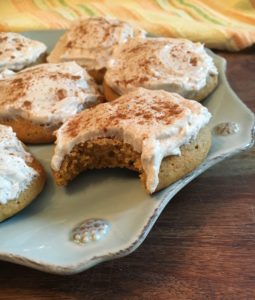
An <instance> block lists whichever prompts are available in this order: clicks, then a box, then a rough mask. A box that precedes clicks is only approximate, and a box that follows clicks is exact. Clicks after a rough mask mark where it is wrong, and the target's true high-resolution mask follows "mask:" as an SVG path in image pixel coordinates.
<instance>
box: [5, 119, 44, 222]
mask: <svg viewBox="0 0 255 300" xmlns="http://www.w3.org/2000/svg"><path fill="white" fill-rule="evenodd" d="M44 184H45V173H44V170H43V168H42V166H41V164H40V163H39V162H38V161H37V160H36V159H35V158H34V157H33V156H32V155H31V154H30V153H29V152H28V151H27V150H26V149H24V147H23V145H22V143H21V142H20V141H19V140H18V139H17V137H16V135H15V133H14V132H13V131H12V129H11V127H8V126H4V125H0V222H1V221H3V220H5V219H6V218H9V217H11V216H13V215H14V214H16V213H17V212H19V211H20V210H22V209H23V208H24V207H26V206H27V205H28V204H29V203H30V202H31V201H33V200H34V199H35V198H36V196H37V195H38V194H39V193H40V192H41V191H42V189H43V187H44Z"/></svg>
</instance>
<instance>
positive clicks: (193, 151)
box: [51, 88, 211, 193]
mask: <svg viewBox="0 0 255 300" xmlns="http://www.w3.org/2000/svg"><path fill="white" fill-rule="evenodd" d="M210 117H211V115H210V113H209V112H208V110H207V108H206V107H203V106H202V105H201V104H200V103H198V102H196V101H193V100H186V99H184V98H183V97H181V96H180V95H178V94H175V93H168V92H166V91H162V90H160V91H152V90H146V89H143V88H138V89H136V90H134V91H132V92H130V93H128V94H125V95H123V96H122V97H120V98H118V99H117V100H115V101H112V102H108V103H103V104H99V105H98V106H96V107H93V108H90V109H88V110H86V111H84V112H81V113H80V114H79V115H77V116H75V117H74V118H72V119H70V120H69V121H67V122H66V123H65V124H64V125H63V126H62V127H61V128H60V129H59V130H58V131H57V132H56V135H57V140H56V148H55V153H54V156H53V158H52V162H51V167H52V170H53V174H54V177H55V180H56V183H57V184H59V185H66V184H67V183H68V182H69V181H71V180H73V179H74V178H75V177H76V176H77V175H78V174H79V173H80V172H82V171H84V170H89V169H100V168H115V167H121V168H128V169H131V170H134V171H137V172H139V173H140V177H141V180H142V182H143V184H144V186H145V188H146V190H147V192H148V193H154V192H155V191H158V190H160V189H162V188H164V187H166V186H168V185H170V184H171V183H173V182H175V181H176V180H178V179H180V178H181V177H183V176H184V175H186V174H187V173H189V172H190V171H192V170H193V169H194V168H196V167H197V166H198V165H199V164H200V163H201V162H202V161H203V160H204V159H205V157H206V155H207V153H208V151H209V149H210V145H211V134H210V131H209V130H208V129H207V127H206V124H207V123H208V121H209V119H210Z"/></svg>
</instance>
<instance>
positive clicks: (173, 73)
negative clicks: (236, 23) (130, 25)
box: [105, 38, 217, 95]
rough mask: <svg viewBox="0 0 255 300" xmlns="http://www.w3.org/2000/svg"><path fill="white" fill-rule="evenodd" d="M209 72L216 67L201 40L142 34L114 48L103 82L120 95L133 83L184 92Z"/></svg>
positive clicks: (201, 84) (202, 82)
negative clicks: (144, 35)
mask: <svg viewBox="0 0 255 300" xmlns="http://www.w3.org/2000/svg"><path fill="white" fill-rule="evenodd" d="M210 74H217V69H216V67H215V66H214V64H213V60H212V58H211V57H210V56H209V55H208V54H207V53H206V51H205V49H204V46H203V45H202V44H200V43H192V42H191V41H188V40H184V39H171V38H146V39H140V40H138V39H137V40H135V39H133V40H129V41H128V42H127V43H125V44H123V45H120V46H118V47H117V48H115V51H114V53H113V56H112V59H111V60H110V61H109V63H108V67H107V72H106V74H105V82H106V83H107V85H108V86H110V87H111V88H112V89H113V90H114V91H115V92H117V93H118V94H120V95H122V94H124V93H126V92H128V91H131V90H132V89H134V88H135V87H145V88H148V89H164V90H167V91H171V92H177V93H179V94H182V95H184V94H185V91H190V90H199V89H201V88H203V87H204V86H205V85H206V79H207V76H208V75H210Z"/></svg>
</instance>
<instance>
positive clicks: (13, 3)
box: [0, 0, 255, 51]
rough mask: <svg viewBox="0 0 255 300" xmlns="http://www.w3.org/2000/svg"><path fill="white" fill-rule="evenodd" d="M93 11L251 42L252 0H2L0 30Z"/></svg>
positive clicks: (232, 46)
mask: <svg viewBox="0 0 255 300" xmlns="http://www.w3.org/2000/svg"><path fill="white" fill-rule="evenodd" d="M97 15H104V16H112V17H117V18H119V19H122V20H126V21H129V22H131V23H135V24H137V25H139V26H140V27H142V28H144V29H145V30H147V31H148V32H150V33H151V34H154V35H162V36H172V37H184V38H188V39H190V40H192V41H200V42H203V43H205V45H206V46H207V47H210V48H217V49H227V50H231V51H238V50H240V49H243V48H246V47H249V46H251V45H252V44H254V43H255V0H250V1H249V0H101V1H99V0H83V1H82V0H1V1H0V31H24V30H36V29H57V28H68V26H69V24H70V22H71V21H73V20H74V19H76V18H78V17H80V16H97Z"/></svg>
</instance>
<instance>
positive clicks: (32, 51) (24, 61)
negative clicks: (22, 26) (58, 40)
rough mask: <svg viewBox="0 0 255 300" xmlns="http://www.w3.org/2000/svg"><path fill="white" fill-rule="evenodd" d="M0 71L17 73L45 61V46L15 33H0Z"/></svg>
mask: <svg viewBox="0 0 255 300" xmlns="http://www.w3.org/2000/svg"><path fill="white" fill-rule="evenodd" d="M0 49H1V50H0V71H1V70H3V69H9V70H13V71H19V70H21V69H24V68H26V67H28V66H31V65H34V64H39V63H42V62H44V61H45V58H46V50H47V47H46V45H45V44H43V43H41V42H39V41H35V40H31V39H29V38H26V37H24V36H23V35H21V34H19V33H15V32H0Z"/></svg>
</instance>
